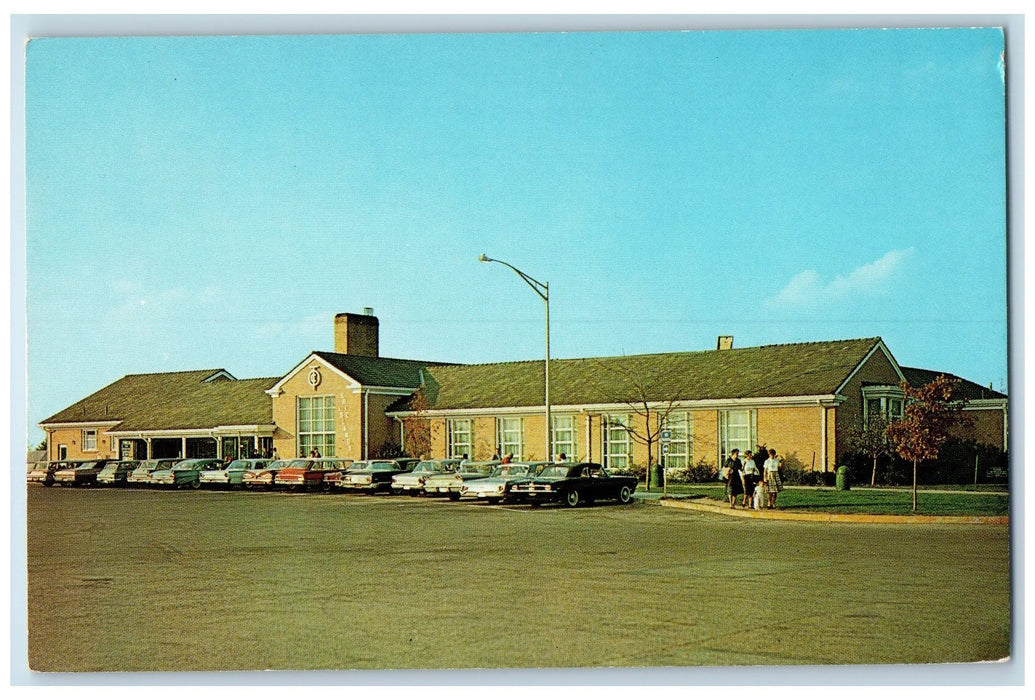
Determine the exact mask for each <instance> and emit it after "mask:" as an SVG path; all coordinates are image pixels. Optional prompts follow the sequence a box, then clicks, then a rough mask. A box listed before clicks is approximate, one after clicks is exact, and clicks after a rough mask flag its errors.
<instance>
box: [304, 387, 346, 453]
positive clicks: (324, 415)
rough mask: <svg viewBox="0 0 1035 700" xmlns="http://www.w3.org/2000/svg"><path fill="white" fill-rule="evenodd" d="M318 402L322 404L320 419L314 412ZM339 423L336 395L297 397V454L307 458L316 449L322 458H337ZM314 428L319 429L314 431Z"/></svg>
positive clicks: (319, 407)
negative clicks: (304, 413) (304, 414)
mask: <svg viewBox="0 0 1035 700" xmlns="http://www.w3.org/2000/svg"><path fill="white" fill-rule="evenodd" d="M317 402H320V405H319V406H318V407H317V408H318V411H319V414H320V416H319V418H317V417H316V413H315V412H314V411H313V409H314V406H315V404H316V403H317ZM303 404H305V409H306V416H305V418H304V419H303V413H302V411H303ZM316 420H319V422H320V425H318V426H314V425H313V424H314V422H315V421H316ZM337 421H338V405H337V401H336V397H335V396H334V394H317V395H314V396H297V397H295V429H296V433H297V438H296V440H295V445H296V448H297V451H296V454H298V456H299V457H307V456H308V455H309V452H310V450H312V449H314V448H315V449H316V450H318V451H319V452H320V456H321V457H336V456H337V454H336V453H337V442H338V439H337V430H336V427H337ZM307 427H308V428H309V429H308V430H306V429H305V428H307ZM314 427H316V428H319V429H318V430H314V429H313V428H314ZM328 427H329V429H328Z"/></svg>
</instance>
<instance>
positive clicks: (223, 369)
mask: <svg viewBox="0 0 1035 700" xmlns="http://www.w3.org/2000/svg"><path fill="white" fill-rule="evenodd" d="M229 371H230V370H228V369H227V368H226V367H216V368H215V369H181V370H174V371H172V372H133V373H130V374H124V375H123V376H122V379H127V378H129V377H165V376H169V375H173V374H215V373H217V372H227V373H229ZM116 381H118V380H116Z"/></svg>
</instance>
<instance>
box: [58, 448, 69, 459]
mask: <svg viewBox="0 0 1035 700" xmlns="http://www.w3.org/2000/svg"><path fill="white" fill-rule="evenodd" d="M66 459H68V446H67V445H58V461H64V460H66Z"/></svg>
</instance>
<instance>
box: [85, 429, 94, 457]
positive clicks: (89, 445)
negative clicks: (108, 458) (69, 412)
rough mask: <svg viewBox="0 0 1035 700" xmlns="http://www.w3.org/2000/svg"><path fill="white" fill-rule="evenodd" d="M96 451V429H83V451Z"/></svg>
mask: <svg viewBox="0 0 1035 700" xmlns="http://www.w3.org/2000/svg"><path fill="white" fill-rule="evenodd" d="M96 451H97V431H96V430H84V431H83V452H96Z"/></svg>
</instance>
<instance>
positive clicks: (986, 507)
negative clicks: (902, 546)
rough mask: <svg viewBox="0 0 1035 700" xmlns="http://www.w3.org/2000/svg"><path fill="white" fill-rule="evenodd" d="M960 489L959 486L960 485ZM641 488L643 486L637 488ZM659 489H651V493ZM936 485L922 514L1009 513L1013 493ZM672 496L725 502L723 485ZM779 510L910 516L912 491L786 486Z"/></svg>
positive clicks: (920, 497) (922, 499) (921, 497)
mask: <svg viewBox="0 0 1035 700" xmlns="http://www.w3.org/2000/svg"><path fill="white" fill-rule="evenodd" d="M957 488H958V487H957ZM637 490H642V489H637ZM655 491H657V489H654V488H651V492H652V493H653V492H655ZM945 491H948V489H946V490H943V489H941V488H940V487H937V488H936V489H935V490H932V491H924V490H923V489H920V490H919V491H918V492H917V496H916V505H917V513H918V514H919V515H1008V514H1009V512H1010V494H1009V493H1007V492H999V493H989V492H984V491H962V490H952V491H950V492H945ZM668 493H669V495H672V496H687V497H690V498H702V497H703V498H711V499H715V500H716V501H719V502H725V500H726V497H725V495H724V492H723V487H722V485H721V484H672V485H670V486H669V487H668ZM776 505H777V507H778V508H780V509H786V510H798V511H806V512H824V513H870V514H875V515H910V514H911V513H912V512H913V502H912V491H911V489H908V488H896V489H888V488H883V489H868V488H866V489H858V488H857V489H851V490H848V491H838V490H837V489H834V488H805V487H802V488H796V487H793V486H791V487H788V488H785V489H784V490H783V491H782V492H781V493H780V496H779V498H778V499H777V501H776Z"/></svg>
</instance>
